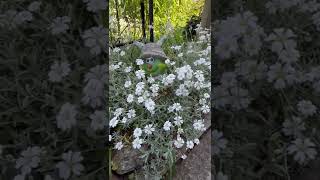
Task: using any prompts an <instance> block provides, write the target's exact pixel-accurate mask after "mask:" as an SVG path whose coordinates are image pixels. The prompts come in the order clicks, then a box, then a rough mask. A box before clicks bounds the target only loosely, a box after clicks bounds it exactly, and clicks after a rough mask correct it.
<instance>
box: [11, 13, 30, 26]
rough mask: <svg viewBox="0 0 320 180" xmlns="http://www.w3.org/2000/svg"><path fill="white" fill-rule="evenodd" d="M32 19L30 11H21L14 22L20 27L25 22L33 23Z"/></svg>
mask: <svg viewBox="0 0 320 180" xmlns="http://www.w3.org/2000/svg"><path fill="white" fill-rule="evenodd" d="M32 19H33V15H32V14H31V13H30V12H29V11H21V12H19V13H17V14H16V15H15V17H14V19H13V22H15V23H16V24H18V25H20V24H22V23H24V22H27V21H31V20H32Z"/></svg>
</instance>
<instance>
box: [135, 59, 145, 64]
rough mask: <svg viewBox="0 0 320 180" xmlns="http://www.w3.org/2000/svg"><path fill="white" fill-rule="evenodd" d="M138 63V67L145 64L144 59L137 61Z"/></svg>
mask: <svg viewBox="0 0 320 180" xmlns="http://www.w3.org/2000/svg"><path fill="white" fill-rule="evenodd" d="M136 63H137V65H138V66H140V65H142V64H144V62H143V60H142V59H136Z"/></svg>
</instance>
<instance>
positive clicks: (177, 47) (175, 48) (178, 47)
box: [171, 46, 181, 51]
mask: <svg viewBox="0 0 320 180" xmlns="http://www.w3.org/2000/svg"><path fill="white" fill-rule="evenodd" d="M171 48H172V49H174V50H178V51H179V50H180V49H181V46H172V47H171Z"/></svg>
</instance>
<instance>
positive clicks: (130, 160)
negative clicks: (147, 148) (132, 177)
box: [112, 147, 143, 174]
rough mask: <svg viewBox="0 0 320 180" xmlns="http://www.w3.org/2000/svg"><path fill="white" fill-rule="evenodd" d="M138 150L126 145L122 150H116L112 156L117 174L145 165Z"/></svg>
mask: <svg viewBox="0 0 320 180" xmlns="http://www.w3.org/2000/svg"><path fill="white" fill-rule="evenodd" d="M140 155H141V154H140V152H139V151H138V150H135V149H132V148H131V147H125V148H123V149H121V150H120V151H114V155H113V157H112V163H113V164H112V166H113V167H112V168H113V170H114V171H115V172H116V173H117V174H126V173H129V172H131V171H133V170H135V169H136V168H137V167H139V166H142V165H143V161H142V159H141V158H139V156H140Z"/></svg>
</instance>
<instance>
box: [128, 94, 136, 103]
mask: <svg viewBox="0 0 320 180" xmlns="http://www.w3.org/2000/svg"><path fill="white" fill-rule="evenodd" d="M133 100H134V96H133V95H132V94H129V95H128V97H127V102H128V103H132V102H133Z"/></svg>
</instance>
